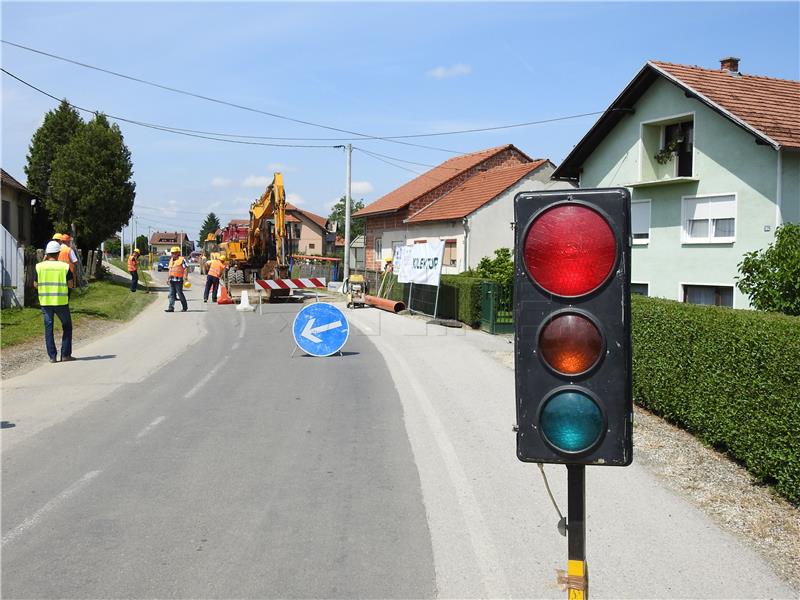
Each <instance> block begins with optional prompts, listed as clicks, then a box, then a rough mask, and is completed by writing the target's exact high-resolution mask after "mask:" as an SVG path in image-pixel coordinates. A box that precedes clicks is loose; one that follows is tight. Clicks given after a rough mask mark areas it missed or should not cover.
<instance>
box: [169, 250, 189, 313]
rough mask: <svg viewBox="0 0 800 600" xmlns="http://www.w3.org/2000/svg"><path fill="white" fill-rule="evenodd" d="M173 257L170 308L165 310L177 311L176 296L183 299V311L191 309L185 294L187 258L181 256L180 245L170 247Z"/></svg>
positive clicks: (170, 268)
mask: <svg viewBox="0 0 800 600" xmlns="http://www.w3.org/2000/svg"><path fill="white" fill-rule="evenodd" d="M170 254H172V257H171V258H170V259H169V308H165V309H164V312H175V298H176V297H177V298H178V300H180V301H181V307H182V309H181V310H182V312H186V311H187V310H189V305H188V304H187V302H186V296H184V295H183V280H184V279H185V277H186V259H185V258H184V257H182V256H181V249H180V248H179V247H178V246H173V247H172V248H170Z"/></svg>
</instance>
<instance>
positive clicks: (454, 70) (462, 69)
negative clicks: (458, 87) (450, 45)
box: [426, 63, 472, 79]
mask: <svg viewBox="0 0 800 600" xmlns="http://www.w3.org/2000/svg"><path fill="white" fill-rule="evenodd" d="M470 73H472V67H471V66H469V65H462V64H461V63H458V64H457V65H453V66H451V67H436V68H435V69H431V70H430V71H428V72H427V73H426V75H427V76H428V77H432V78H433V79H448V78H450V77H459V76H460V75H469V74H470Z"/></svg>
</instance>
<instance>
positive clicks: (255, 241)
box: [247, 173, 286, 265]
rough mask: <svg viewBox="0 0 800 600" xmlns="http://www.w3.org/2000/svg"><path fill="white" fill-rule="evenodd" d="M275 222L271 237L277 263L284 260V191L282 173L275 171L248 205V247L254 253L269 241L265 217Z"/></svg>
mask: <svg viewBox="0 0 800 600" xmlns="http://www.w3.org/2000/svg"><path fill="white" fill-rule="evenodd" d="M270 218H272V220H273V221H274V223H275V226H274V230H273V234H274V235H273V238H274V243H275V257H276V258H277V261H278V263H279V264H281V265H282V264H284V263H285V262H286V249H285V239H286V191H285V190H284V188H283V175H281V174H280V173H275V176H274V177H273V179H272V183H270V184H269V185H268V186H267V189H266V190H265V191H264V193H263V194H261V197H260V198H259V199H258V200H256V201H255V202H253V204H251V205H250V228H249V230H248V240H247V241H248V247H249V248H252V249H254V250H255V252H254V253H259V251H263V250H266V247H267V244H268V243H269V235H268V233H269V227H268V226H267V219H270Z"/></svg>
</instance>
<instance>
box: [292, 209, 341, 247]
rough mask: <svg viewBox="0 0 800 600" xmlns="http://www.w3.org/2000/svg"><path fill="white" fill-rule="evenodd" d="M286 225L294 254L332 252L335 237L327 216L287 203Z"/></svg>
mask: <svg viewBox="0 0 800 600" xmlns="http://www.w3.org/2000/svg"><path fill="white" fill-rule="evenodd" d="M286 227H287V229H289V230H290V231H289V235H290V236H291V240H292V244H291V252H292V254H299V255H302V256H317V255H319V256H322V255H324V254H330V253H331V252H332V250H333V245H334V239H333V236H332V235H331V234H330V233H329V231H328V219H326V218H325V217H322V216H320V215H317V214H314V213H312V212H311V211H308V210H302V209H299V208H297V207H296V206H293V205H291V204H287V205H286Z"/></svg>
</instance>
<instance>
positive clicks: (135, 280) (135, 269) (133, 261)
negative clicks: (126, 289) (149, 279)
mask: <svg viewBox="0 0 800 600" xmlns="http://www.w3.org/2000/svg"><path fill="white" fill-rule="evenodd" d="M139 253H140V250H139V249H138V248H134V249H133V252H131V255H130V256H129V257H128V273H130V274H131V292H135V291H136V286H137V285H138V284H139Z"/></svg>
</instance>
